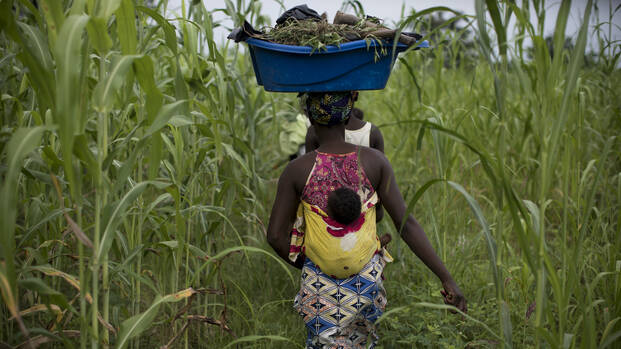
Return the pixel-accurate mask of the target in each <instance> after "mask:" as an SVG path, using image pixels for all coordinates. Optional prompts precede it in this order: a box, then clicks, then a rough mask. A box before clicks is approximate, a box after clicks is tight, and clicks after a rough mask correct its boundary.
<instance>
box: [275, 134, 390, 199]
mask: <svg viewBox="0 0 621 349" xmlns="http://www.w3.org/2000/svg"><path fill="white" fill-rule="evenodd" d="M320 154H326V155H329V156H330V157H331V158H332V159H336V158H338V157H339V156H343V155H347V154H350V156H349V157H348V162H347V164H351V162H352V160H353V158H355V159H356V161H355V162H356V164H357V168H359V169H360V173H361V174H362V175H363V177H364V181H363V182H364V183H366V184H364V185H363V186H362V187H363V189H365V190H368V192H366V193H365V195H364V196H362V195H361V198H362V199H363V201H365V200H366V199H368V198H369V197H370V196H371V195H373V192H375V191H377V188H378V187H379V184H380V181H381V179H382V178H381V175H382V167H383V166H385V164H386V163H387V159H386V157H385V156H384V154H383V153H382V152H380V151H378V150H376V149H372V148H368V147H358V146H354V145H352V144H349V143H341V144H340V145H339V146H338V147H336V146H335V147H332V146H326V147H320V148H318V149H317V151H313V152H310V153H307V154H304V155H303V156H301V157H300V158H297V159H295V160H293V161H292V162H291V163H289V166H288V167H289V168H288V170H287V172H289V173H290V176H291V177H290V178H291V179H292V181H293V184H294V187H295V189H296V192H297V193H298V195H299V198H300V199H302V200H307V201H308V202H309V203H312V204H314V205H317V206H319V207H322V209H323V208H324V207H325V206H323V204H321V202H327V197H326V196H325V195H321V196H320V195H319V194H315V195H317V196H319V198H314V199H309V193H307V192H306V191H308V190H309V189H307V190H305V187H306V184H307V183H308V182H309V181H310V180H311V178H309V177H310V175H311V173H312V172H313V169H314V167H315V164H316V160H317V157H318V156H320ZM338 163H339V162H338V161H337V162H336V163H333V164H334V165H337V164H338ZM333 168H338V166H334V167H333ZM338 171H339V170H337V172H338ZM341 172H342V170H341ZM346 172H352V171H351V169H347V170H346ZM349 178H352V179H350V180H349V183H351V185H348V187H349V188H350V189H353V190H354V191H357V190H358V188H357V187H356V188H354V187H353V183H354V182H355V181H357V179H356V176H351V177H349ZM334 189H336V187H335V188H334ZM322 198H323V199H322ZM311 200H312V201H313V202H311Z"/></svg>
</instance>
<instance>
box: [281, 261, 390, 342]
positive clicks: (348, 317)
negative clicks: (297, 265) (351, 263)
mask: <svg viewBox="0 0 621 349" xmlns="http://www.w3.org/2000/svg"><path fill="white" fill-rule="evenodd" d="M385 265H386V261H385V259H384V257H383V256H382V255H381V254H376V255H375V256H373V258H371V260H370V261H369V263H367V264H366V265H365V266H364V267H363V268H362V270H361V271H360V273H358V274H356V275H354V276H351V277H349V278H347V279H335V278H332V277H330V276H328V275H326V274H324V273H323V272H322V271H321V269H319V267H318V266H317V265H315V263H313V262H312V261H311V260H310V258H308V257H307V258H306V261H305V263H304V267H303V268H302V277H301V287H300V291H299V292H298V294H297V296H296V297H295V302H294V305H293V306H294V308H295V309H296V310H297V311H298V313H299V314H300V315H301V316H302V317H303V318H304V322H305V323H306V327H307V329H308V338H307V340H306V347H307V348H312V349H318V348H343V349H346V348H347V349H349V348H367V346H368V347H370V348H373V347H374V346H375V344H376V342H377V339H378V337H377V333H376V330H375V321H376V320H377V318H378V317H380V316H381V315H382V313H383V312H384V309H385V308H386V290H384V286H383V284H382V273H383V271H384V266H385Z"/></svg>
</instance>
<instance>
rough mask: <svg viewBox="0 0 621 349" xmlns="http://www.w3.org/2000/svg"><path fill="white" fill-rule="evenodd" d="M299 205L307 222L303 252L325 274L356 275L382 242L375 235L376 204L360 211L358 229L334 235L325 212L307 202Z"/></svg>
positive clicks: (340, 277) (334, 275)
mask: <svg viewBox="0 0 621 349" xmlns="http://www.w3.org/2000/svg"><path fill="white" fill-rule="evenodd" d="M302 204H303V205H304V221H305V223H306V231H305V234H304V248H305V250H304V253H305V254H306V255H307V256H308V257H309V258H310V259H311V260H312V261H313V262H314V263H315V264H316V265H318V266H319V268H321V270H322V271H323V272H324V273H326V274H328V275H330V276H333V277H336V278H339V279H344V278H347V277H349V276H350V275H353V274H357V273H358V272H360V270H362V268H363V267H364V265H365V264H367V263H368V262H369V261H370V260H371V257H373V255H374V254H375V252H377V251H378V250H380V248H381V245H380V241H379V239H378V237H377V234H376V223H375V206H371V207H369V208H367V209H366V210H363V212H362V214H363V216H364V223H362V226H360V228H359V229H358V230H357V231H351V232H348V233H346V234H345V235H343V236H341V237H336V236H333V235H332V234H330V233H329V232H328V223H327V222H326V221H325V220H324V217H327V214H326V213H325V212H323V211H322V210H321V209H320V208H318V207H316V206H315V207H312V206H311V205H310V204H308V203H307V202H304V201H303V202H302ZM313 209H314V210H313ZM315 211H316V212H315ZM317 212H319V213H317ZM352 224H353V223H352ZM345 229H347V227H346V228H345Z"/></svg>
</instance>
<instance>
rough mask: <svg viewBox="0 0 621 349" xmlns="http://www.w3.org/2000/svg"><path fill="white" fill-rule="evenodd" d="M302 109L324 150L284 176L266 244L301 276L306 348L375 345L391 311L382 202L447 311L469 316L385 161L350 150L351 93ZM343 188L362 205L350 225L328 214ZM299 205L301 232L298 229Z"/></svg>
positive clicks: (316, 97) (306, 99) (315, 96)
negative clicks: (378, 324) (379, 324)
mask: <svg viewBox="0 0 621 349" xmlns="http://www.w3.org/2000/svg"><path fill="white" fill-rule="evenodd" d="M302 104H303V106H304V107H305V108H306V112H307V114H308V116H309V118H310V119H311V123H312V124H313V125H314V128H315V133H316V136H317V139H318V141H319V147H318V148H317V149H316V150H315V151H313V152H309V153H307V154H305V155H304V156H302V157H300V158H298V159H295V160H294V161H292V162H290V163H289V164H288V165H287V167H286V168H285V170H284V171H283V173H282V174H281V176H280V179H279V182H278V191H277V193H276V198H275V200H274V206H273V208H272V213H271V216H270V222H269V226H268V231H267V237H268V241H269V243H270V245H271V246H272V247H273V248H274V250H275V251H276V252H277V253H278V255H279V256H280V257H281V258H283V259H284V260H286V261H287V262H289V263H291V264H292V265H294V266H296V267H297V268H301V269H302V275H301V287H300V291H299V292H298V294H297V296H296V300H295V308H296V310H297V311H298V312H299V313H300V315H301V316H302V317H303V319H304V322H305V323H306V326H307V330H308V338H307V342H306V344H307V347H308V348H324V347H333V346H334V347H338V346H341V347H343V348H366V347H367V345H368V344H369V345H371V347H373V346H374V345H375V342H376V341H377V335H376V331H375V326H374V323H375V321H376V320H377V318H378V317H379V316H380V315H381V314H382V313H383V311H384V308H385V306H386V292H385V290H384V287H383V285H382V273H383V269H384V266H385V264H386V262H389V261H390V260H391V258H390V256H389V255H388V254H387V253H386V252H385V250H384V249H383V248H382V247H381V244H380V241H379V239H378V237H377V234H376V223H375V205H376V203H377V202H378V200H381V202H382V203H383V206H384V208H385V210H386V212H387V213H388V214H389V215H390V217H391V218H392V220H393V223H394V225H395V227H397V229H398V230H399V229H400V228H401V230H400V234H401V237H402V238H403V239H404V241H405V242H406V243H407V245H408V246H409V247H410V249H411V250H412V251H413V252H414V253H415V254H416V255H417V256H418V257H419V258H420V259H421V260H422V261H423V262H424V263H425V265H427V267H428V268H429V269H430V270H431V271H433V272H434V273H435V274H436V276H438V278H439V279H440V281H441V282H442V286H443V287H444V293H443V294H445V303H447V304H452V305H454V306H456V307H457V308H459V309H460V310H462V311H466V300H465V298H464V296H463V295H462V293H461V291H460V289H459V287H458V286H457V284H456V283H455V281H454V280H453V278H452V277H451V274H450V273H449V272H448V270H447V269H446V267H445V266H444V264H443V263H442V261H441V260H440V258H439V257H438V256H437V255H436V253H435V251H434V249H433V247H432V246H431V244H430V243H429V240H428V239H427V236H426V235H425V233H424V231H423V229H422V228H421V226H420V225H419V224H418V222H417V221H416V220H415V219H414V217H412V216H411V215H408V214H407V212H406V205H405V202H404V201H403V197H402V196H401V193H400V192H399V189H398V188H397V184H396V181H395V176H394V173H393V170H392V167H391V165H390V163H389V161H388V159H386V157H385V156H384V154H382V153H381V152H380V151H378V150H375V149H371V148H368V147H360V146H356V145H353V144H349V143H346V142H345V140H344V122H345V121H346V119H347V117H348V116H349V115H350V111H351V108H352V105H353V100H352V93H351V92H340V93H310V94H305V95H303V96H302ZM342 187H345V188H348V189H351V190H353V191H354V192H356V193H357V194H358V196H359V197H360V201H361V208H362V209H361V213H360V215H359V217H358V218H356V219H354V220H353V221H352V222H351V223H349V224H342V223H340V222H338V221H336V220H334V219H332V218H331V217H329V216H328V214H327V213H326V211H328V201H329V197H330V194H331V193H332V192H333V191H335V190H336V189H339V188H342ZM300 202H301V203H302V207H303V208H302V209H303V214H304V226H300V225H299V224H297V226H296V224H295V223H299V222H295V221H296V211H297V208H298V205H299V204H300ZM298 221H299V220H298ZM292 226H294V227H296V229H297V230H298V231H299V236H300V238H301V239H302V240H303V244H301V247H300V248H299V250H294V249H293V247H294V246H291V245H290V242H291V240H290V232H291V228H292ZM290 256H291V257H294V258H295V259H293V261H292V260H291V259H290ZM367 338H369V339H370V341H371V342H370V343H367Z"/></svg>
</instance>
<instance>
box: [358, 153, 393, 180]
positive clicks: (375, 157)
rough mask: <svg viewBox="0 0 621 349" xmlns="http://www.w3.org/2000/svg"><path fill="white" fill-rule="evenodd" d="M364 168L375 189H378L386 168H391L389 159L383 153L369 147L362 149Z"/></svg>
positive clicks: (361, 156) (361, 157) (361, 155)
mask: <svg viewBox="0 0 621 349" xmlns="http://www.w3.org/2000/svg"><path fill="white" fill-rule="evenodd" d="M360 159H361V161H362V167H363V168H364V172H365V173H366V175H367V177H368V178H369V180H370V181H371V184H372V185H373V187H374V188H377V185H379V183H380V181H381V179H382V173H383V169H384V168H385V166H390V163H389V162H388V159H387V158H386V156H385V155H384V153H382V152H381V151H379V150H377V149H373V148H369V147H360Z"/></svg>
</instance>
